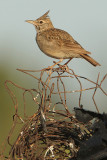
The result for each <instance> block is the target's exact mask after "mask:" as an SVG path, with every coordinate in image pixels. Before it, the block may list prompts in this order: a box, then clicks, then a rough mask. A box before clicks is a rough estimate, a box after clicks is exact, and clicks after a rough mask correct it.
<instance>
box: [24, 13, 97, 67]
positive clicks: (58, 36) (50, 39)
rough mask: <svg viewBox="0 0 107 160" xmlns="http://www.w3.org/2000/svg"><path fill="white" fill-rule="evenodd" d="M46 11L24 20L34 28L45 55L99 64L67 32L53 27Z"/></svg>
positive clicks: (37, 40)
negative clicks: (31, 18)
mask: <svg viewBox="0 0 107 160" xmlns="http://www.w3.org/2000/svg"><path fill="white" fill-rule="evenodd" d="M48 13H49V11H48V12H46V13H45V14H44V15H43V16H41V17H40V18H38V19H36V20H27V21H26V22H28V23H31V24H33V25H34V26H35V28H36V31H37V35H36V42H37V44H38V46H39V48H40V50H41V51H42V52H43V53H45V54H46V55H47V56H50V57H53V58H56V59H61V61H62V60H63V59H69V60H68V62H69V61H70V60H71V59H72V58H84V59H85V60H87V61H88V62H89V63H91V64H92V65H93V66H100V64H99V63H98V62H96V61H95V60H94V59H93V58H91V57H90V56H89V55H90V54H91V53H90V52H88V51H86V50H85V49H84V48H83V47H82V46H81V45H80V44H79V43H78V42H77V41H75V40H74V39H73V37H72V36H71V35H70V34H69V33H67V32H66V31H64V30H61V29H57V28H54V26H53V24H52V22H51V20H50V18H49V16H48ZM68 62H67V63H68Z"/></svg>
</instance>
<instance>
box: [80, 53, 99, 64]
mask: <svg viewBox="0 0 107 160" xmlns="http://www.w3.org/2000/svg"><path fill="white" fill-rule="evenodd" d="M81 57H83V58H84V59H85V60H87V61H88V62H89V63H91V64H92V65H93V66H101V65H100V64H99V63H98V62H97V61H95V60H94V59H93V58H91V57H90V56H89V55H87V54H81Z"/></svg>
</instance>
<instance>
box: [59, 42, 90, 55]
mask: <svg viewBox="0 0 107 160" xmlns="http://www.w3.org/2000/svg"><path fill="white" fill-rule="evenodd" d="M58 44H59V45H60V47H61V48H62V49H63V50H66V51H73V52H74V53H78V54H91V53H90V52H88V51H86V50H85V49H84V48H83V47H82V46H81V45H80V44H79V43H78V42H77V41H75V40H66V39H61V40H59V42H58Z"/></svg>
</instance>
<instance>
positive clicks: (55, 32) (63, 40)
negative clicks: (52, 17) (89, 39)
mask: <svg viewBox="0 0 107 160" xmlns="http://www.w3.org/2000/svg"><path fill="white" fill-rule="evenodd" d="M50 34H52V37H53V39H54V40H56V42H55V43H56V45H59V46H60V47H61V49H63V50H65V51H73V52H74V53H78V54H79V53H80V54H91V53H90V52H88V51H86V50H85V49H84V48H83V47H82V46H81V45H80V44H79V43H78V42H77V41H75V40H74V39H73V37H72V36H71V35H70V34H69V33H67V32H66V31H63V30H60V29H56V28H54V29H52V30H51V32H50Z"/></svg>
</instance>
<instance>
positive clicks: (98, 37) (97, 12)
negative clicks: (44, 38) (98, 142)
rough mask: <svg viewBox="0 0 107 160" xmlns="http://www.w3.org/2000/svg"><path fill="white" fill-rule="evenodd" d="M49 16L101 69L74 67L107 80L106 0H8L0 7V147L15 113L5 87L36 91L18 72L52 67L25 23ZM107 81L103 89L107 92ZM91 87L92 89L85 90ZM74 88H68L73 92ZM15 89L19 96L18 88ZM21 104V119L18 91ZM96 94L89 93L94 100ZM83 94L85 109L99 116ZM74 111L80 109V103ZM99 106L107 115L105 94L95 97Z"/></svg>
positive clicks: (78, 62) (75, 64)
mask: <svg viewBox="0 0 107 160" xmlns="http://www.w3.org/2000/svg"><path fill="white" fill-rule="evenodd" d="M47 10H50V13H49V15H50V17H51V20H52V22H53V24H54V26H55V27H56V28H60V29H64V30H66V31H67V32H69V33H70V34H71V35H72V36H73V37H74V39H76V40H77V41H78V42H79V43H80V44H81V45H82V46H83V47H84V48H85V49H87V50H88V51H90V52H92V57H93V58H95V59H96V60H97V61H98V62H99V63H100V64H101V65H102V66H101V67H96V68H95V67H93V66H91V65H90V64H89V63H87V62H86V61H85V60H80V59H79V60H78V59H74V60H72V62H71V63H70V64H69V67H71V68H72V69H74V71H75V72H76V73H77V74H79V75H81V76H85V77H87V78H89V79H91V80H93V81H96V79H97V75H98V73H99V72H100V76H101V77H100V80H101V78H102V77H103V76H104V75H105V74H106V68H107V63H106V59H107V44H106V43H107V20H106V19H107V18H106V15H107V1H106V0H103V1H101V0H94V1H93V0H90V1H89V0H82V1H78V0H67V1H64V0H54V1H50V0H45V1H42V0H32V1H26V0H18V1H14V0H9V1H6V0H3V1H0V144H1V143H2V142H3V141H4V139H5V138H6V137H7V135H8V132H9V130H10V127H11V125H12V115H13V114H14V107H13V104H12V101H11V98H10V96H9V95H8V93H7V91H6V89H5V87H4V82H5V81H6V80H11V81H13V82H14V83H16V84H18V85H21V86H22V87H25V88H36V85H37V84H36V81H35V80H34V79H32V78H31V77H29V76H28V75H24V74H23V73H21V72H19V71H17V70H16V69H17V68H21V69H33V70H35V69H36V70H37V69H42V68H44V67H47V66H49V65H52V62H53V60H54V59H52V58H50V57H47V56H46V55H44V54H43V53H42V52H41V51H40V50H39V48H38V47H37V44H36V42H35V35H36V31H35V29H34V27H33V26H32V25H30V24H28V23H26V22H25V20H27V19H36V18H38V17H40V16H41V15H42V14H44V13H45V12H46V11H47ZM106 82H107V81H105V82H104V83H103V88H105V90H106V91H107V87H106V86H107V85H106ZM85 85H86V86H87V84H85ZM68 87H69V86H68ZM11 89H13V90H14V87H13V88H12V87H11ZM15 94H16V96H17V97H18V100H19V108H20V109H19V110H20V113H21V112H23V109H22V106H23V103H22V97H21V96H20V95H22V92H21V91H20V90H15ZM91 94H92V92H90V93H89V96H90V95H91ZM89 96H87V94H86V93H85V94H84V99H83V101H82V102H83V104H84V105H85V107H86V109H90V110H95V106H94V105H93V102H92V100H91V98H90V99H89ZM70 100H71V99H70V98H69V104H70V107H71V106H72V108H73V107H75V106H77V104H76V99H75V98H74V99H73V100H72V102H71V101H70ZM96 102H97V104H98V107H99V110H100V112H101V113H102V112H106V111H107V108H106V104H107V100H106V97H105V96H104V95H103V94H102V92H100V91H99V92H98V94H97V95H96ZM31 106H32V105H31V104H30V99H29V105H28V112H29V113H30V114H32V113H34V112H35V110H36V109H35V107H34V108H33V107H31Z"/></svg>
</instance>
